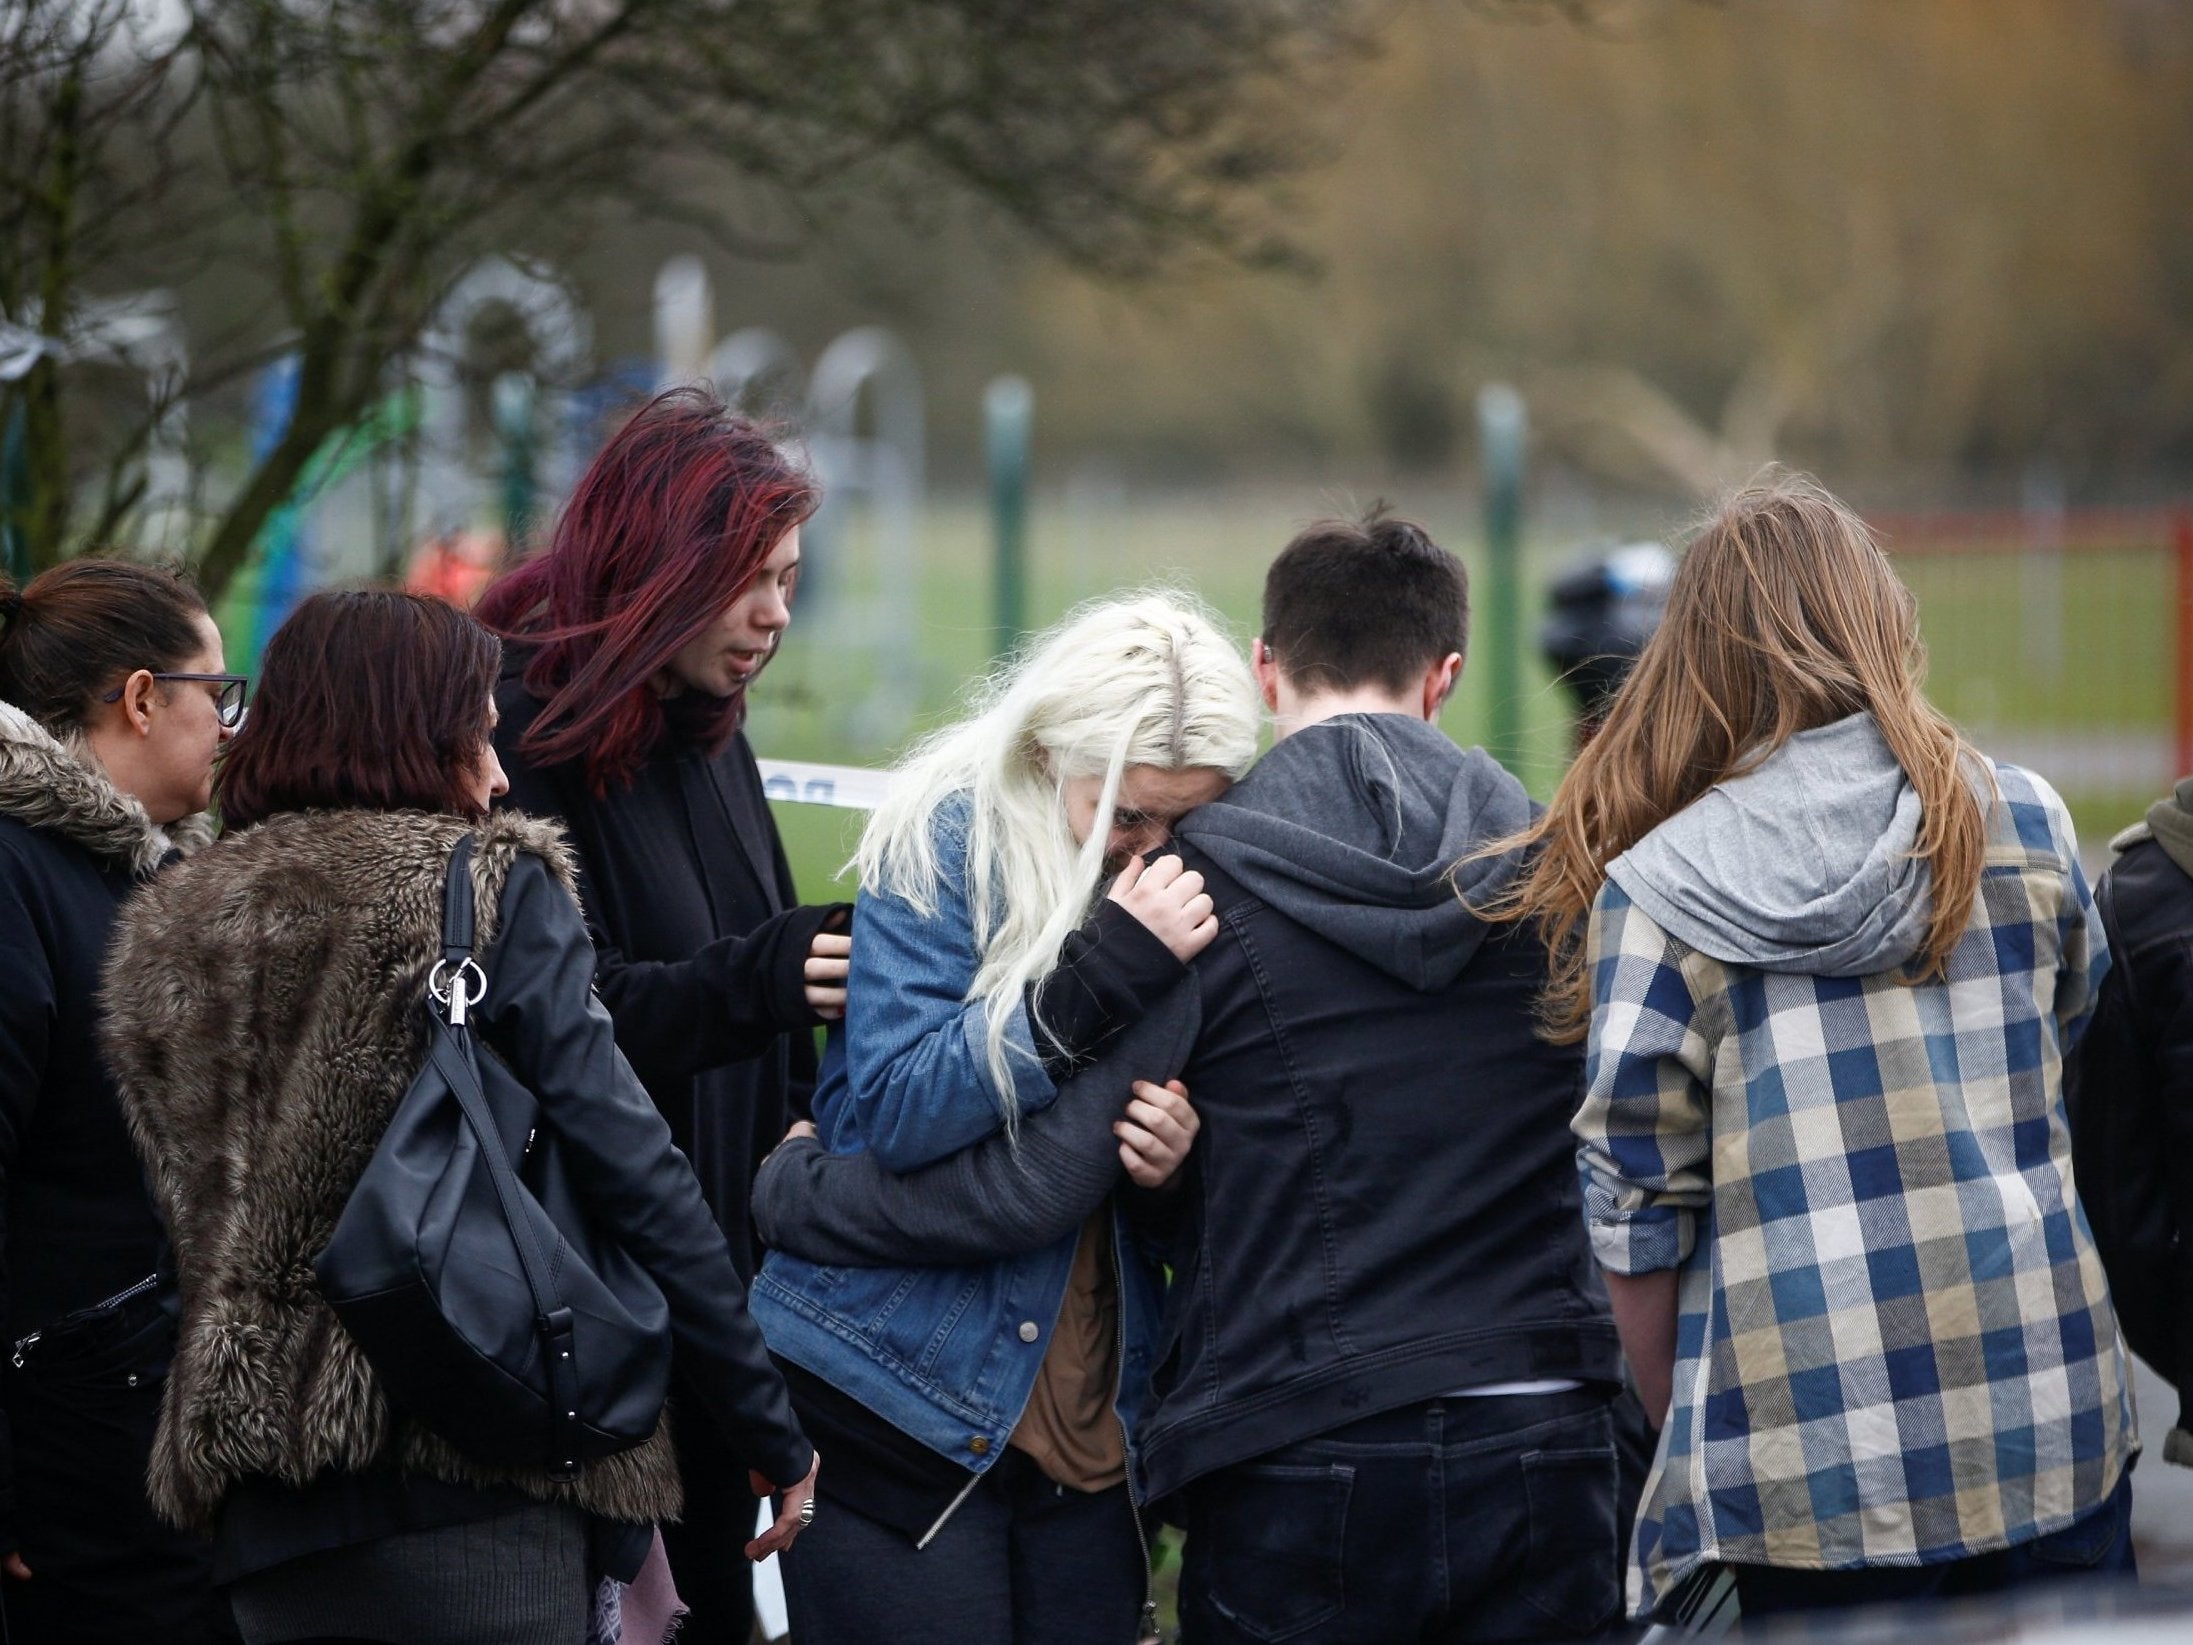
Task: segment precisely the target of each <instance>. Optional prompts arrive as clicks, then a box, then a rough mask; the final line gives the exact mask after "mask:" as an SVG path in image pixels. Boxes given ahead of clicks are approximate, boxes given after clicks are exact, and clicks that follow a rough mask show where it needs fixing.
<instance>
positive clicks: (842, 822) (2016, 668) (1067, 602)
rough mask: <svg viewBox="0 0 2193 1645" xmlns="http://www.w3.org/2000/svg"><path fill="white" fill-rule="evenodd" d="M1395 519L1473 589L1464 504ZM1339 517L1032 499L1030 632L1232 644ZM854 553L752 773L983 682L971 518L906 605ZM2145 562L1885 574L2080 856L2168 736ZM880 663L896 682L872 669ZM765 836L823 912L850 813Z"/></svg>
mask: <svg viewBox="0 0 2193 1645" xmlns="http://www.w3.org/2000/svg"><path fill="white" fill-rule="evenodd" d="M1407 501H1409V503H1410V506H1411V507H1412V508H1414V509H1415V510H1416V511H1417V512H1418V516H1419V517H1420V518H1422V519H1423V520H1424V521H1425V523H1426V524H1427V525H1428V526H1429V527H1430V528H1431V529H1432V530H1433V532H1434V534H1435V535H1438V536H1440V537H1441V539H1442V540H1443V541H1445V542H1447V543H1448V544H1450V545H1451V546H1453V547H1455V548H1456V549H1457V550H1458V552H1460V553H1461V554H1462V555H1463V557H1464V558H1465V560H1467V561H1468V562H1470V564H1471V565H1472V568H1473V571H1474V570H1475V569H1476V567H1477V566H1478V564H1479V563H1480V555H1479V547H1478V542H1477V535H1476V524H1477V522H1476V516H1475V505H1474V502H1473V501H1472V500H1470V499H1469V498H1467V497H1461V496H1444V497H1442V496H1434V497H1431V498H1427V499H1409V500H1407ZM1351 502H1352V500H1351V499H1348V498H1345V497H1337V496H1333V495H1329V494H1311V493H1301V494H1286V493H1282V492H1277V491H1271V490H1262V491H1253V492H1247V493H1224V494H1211V495H1209V496H1206V497H1202V498H1199V499H1195V500H1182V499H1175V500H1168V501H1151V502H1147V503H1141V504H1138V505H1134V506H1129V505H1127V504H1125V503H1124V502H1122V501H1121V500H1119V499H1116V498H1114V499H1108V500H1103V501H1100V502H1099V503H1098V504H1096V505H1094V506H1077V504H1076V503H1075V502H1074V501H1073V500H1072V499H1070V498H1059V497H1054V498H1050V499H1039V501H1038V506H1037V509H1036V512H1035V516H1034V520H1033V529H1032V532H1031V550H1030V598H1029V612H1030V619H1031V621H1033V622H1035V623H1037V624H1039V625H1040V624H1042V623H1046V622H1049V621H1051V620H1053V619H1055V618H1056V617H1057V616H1058V615H1059V614H1060V613H1062V612H1063V611H1065V610H1066V609H1068V608H1069V607H1070V606H1072V605H1073V604H1075V603H1076V602H1078V601H1080V600H1084V599H1087V598H1090V597H1093V596H1096V595H1099V594H1103V593H1106V592H1110V591H1113V590H1117V589H1122V588H1135V587H1141V586H1147V585H1151V584H1162V585H1169V586H1173V587H1179V588H1185V589H1190V590H1193V591H1195V592H1196V593H1198V594H1199V595H1200V596H1201V597H1202V598H1203V599H1204V600H1205V601H1207V602H1208V603H1209V604H1210V605H1211V606H1212V607H1214V608H1215V609H1216V611H1217V612H1218V614H1219V615H1220V616H1221V618H1222V619H1224V620H1225V622H1226V623H1227V624H1228V626H1229V627H1230V628H1231V630H1232V632H1233V633H1234V635H1235V636H1236V637H1237V638H1238V639H1240V640H1241V641H1242V643H1243V644H1244V645H1246V643H1247V640H1248V637H1249V635H1250V634H1251V633H1252V632H1253V631H1254V627H1255V619H1256V607H1257V598H1258V593H1259V590H1260V587H1261V584H1262V578H1263V572H1264V567H1265V565H1266V563H1267V562H1268V561H1269V560H1270V558H1271V556H1272V555H1273V554H1274V553H1275V552H1277V550H1278V549H1279V547H1280V546H1281V545H1282V544H1283V543H1284V542H1285V541H1286V540H1287V538H1288V537H1289V536H1290V535H1291V534H1292V533H1293V532H1294V531H1295V530H1296V529H1297V528H1298V527H1299V526H1300V525H1301V524H1302V523H1303V522H1304V521H1305V520H1307V519H1309V518H1311V517H1313V516H1315V515H1318V514H1321V513H1329V512H1333V511H1335V510H1340V509H1346V508H1348V507H1349V506H1351ZM1584 535H1585V534H1584V533H1583V532H1581V531H1571V532H1569V533H1565V534H1564V533H1561V532H1557V531H1554V530H1550V529H1549V530H1546V531H1545V532H1544V533H1543V534H1542V535H1540V536H1539V537H1537V538H1536V539H1534V540H1533V541H1531V542H1530V543H1529V545H1528V548H1527V553H1526V571H1525V584H1526V587H1525V596H1524V612H1525V620H1524V636H1523V648H1522V649H1523V651H1524V654H1525V659H1526V662H1525V681H1524V693H1523V701H1522V714H1521V719H1522V723H1523V728H1524V730H1523V738H1522V746H1521V747H1520V748H1519V749H1517V750H1514V751H1512V752H1513V754H1514V759H1513V764H1514V766H1515V768H1516V770H1517V771H1518V773H1519V774H1520V775H1521V776H1522V778H1523V780H1524V782H1525V783H1526V785H1527V786H1528V787H1529V788H1530V789H1531V791H1532V792H1533V793H1535V794H1537V795H1539V796H1540V797H1541V798H1543V797H1544V796H1546V795H1547V794H1549V793H1551V792H1552V789H1553V787H1554V785H1555V784H1556V783H1557V782H1558V781H1559V780H1560V775H1561V771H1562V768H1563V765H1564V763H1565V760H1566V757H1567V750H1568V747H1569V739H1570V725H1569V711H1568V706H1567V701H1566V698H1565V696H1564V695H1563V694H1562V693H1561V692H1560V690H1559V689H1558V688H1557V687H1556V686H1555V685H1554V684H1553V682H1552V680H1551V678H1550V676H1549V675H1548V674H1547V672H1546V671H1545V669H1544V668H1543V666H1542V665H1541V664H1540V663H1539V662H1538V660H1537V654H1536V631H1537V627H1538V623H1539V621H1540V620H1541V617H1542V614H1543V607H1544V601H1543V589H1544V587H1545V584H1546V583H1547V582H1548V581H1549V580H1550V579H1551V577H1552V576H1553V575H1555V574H1556V573H1557V572H1558V571H1559V570H1560V569H1561V568H1562V567H1564V566H1565V565H1567V564H1568V563H1570V562H1571V561H1573V560H1574V559H1575V558H1577V557H1578V555H1579V553H1580V552H1581V551H1582V546H1583V545H1582V542H1581V541H1580V539H1581V538H1582V537H1583V536H1584ZM871 541H872V538H871V535H870V533H868V531H867V530H866V529H865V527H864V526H863V525H862V524H861V523H860V522H857V521H856V522H854V524H853V525H852V527H851V528H850V529H848V530H847V532H846V533H845V535H844V536H843V537H842V538H840V539H839V540H837V541H829V540H824V541H819V542H817V543H816V544H815V545H814V546H813V548H812V549H811V550H810V564H811V565H812V566H813V567H814V570H815V573H816V576H815V579H814V583H813V585H812V586H811V590H810V596H811V597H810V596H803V602H802V607H801V611H800V615H799V618H798V620H797V621H796V622H795V624H794V626H793V629H792V631H791V635H790V637H789V638H788V641H787V643H786V646H785V649H784V652H783V654H782V656H780V657H779V658H778V660H777V661H776V662H775V663H774V664H772V665H771V667H770V670H769V673H768V674H767V675H766V676H765V678H764V680H763V683H762V685H761V687H760V689H759V690H758V691H757V693H756V696H755V703H754V711H753V718H752V722H751V731H752V736H753V741H754V746H755V747H756V749H757V750H759V751H760V752H761V753H763V754H768V755H776V756H779V757H783V758H792V759H819V760H834V761H844V762H848V763H855V764H863V765H881V764H886V763H888V761H889V760H890V758H891V757H892V755H893V754H895V753H896V752H897V751H898V750H899V749H900V748H902V747H903V746H904V745H905V744H906V742H907V741H909V740H910V739H911V738H912V737H913V736H915V735H917V734H919V732H921V731H923V730H926V729H928V728H930V727H932V726H934V725H936V724H939V723H942V722H943V721H946V720H948V719H950V718H951V717H953V716H955V715H957V714H959V713H961V712H964V710H965V706H966V704H967V702H968V700H969V696H970V691H971V688H972V686H973V684H974V682H975V681H976V680H978V679H979V677H980V676H981V674H982V672H983V671H984V670H985V669H986V668H988V667H989V666H990V665H991V663H992V662H993V660H994V652H995V632H994V629H993V616H992V613H993V603H992V594H991V585H990V576H991V571H990V561H989V552H990V551H989V545H988V534H987V527H986V523H985V520H984V517H983V515H982V513H981V512H980V510H979V508H978V507H977V506H975V505H974V504H972V503H957V504H955V503H945V504H941V505H938V506H935V507H932V508H931V510H930V511H929V513H928V515H927V517H926V519H925V522H924V529H923V531H922V533H921V542H920V566H919V571H918V575H917V576H916V577H914V578H913V579H912V583H913V588H914V594H913V597H912V599H911V601H910V602H908V601H899V602H896V603H891V604H886V602H885V601H884V600H883V599H882V598H881V597H880V595H879V593H878V584H879V583H880V581H881V579H880V578H879V577H878V576H877V575H876V568H875V567H874V565H873V563H872V560H873V554H872V552H871V550H870V547H869V544H870V542H871ZM2160 549H2161V545H2160V544H2158V545H2157V549H2156V550H2155V551H2143V550H2136V549H2131V550H2112V551H2109V552H2101V553H2080V554H2076V555H2073V556H2070V557H2067V558H2063V559H2059V560H2057V561H2055V562H2053V563H2051V562H2046V561H2028V559H2027V558H2026V557H2025V556H2024V555H2022V554H2020V553H2018V552H2015V551H2014V549H2013V550H2008V551H2005V552H2002V553H1960V554H1955V555H1943V556H1911V557H1907V558H1905V559H1902V560H1900V561H1899V566H1900V569H1901V570H1902V572H1903V574H1904V576H1905V578H1906V580H1907V581H1908V582H1909V583H1910V584H1911V586H1912V588H1913V589H1914V591H1915V592H1916V593H1917V595H1918V597H1919V601H1920V612H1921V622H1922V627H1923V629H1924V632H1925V634H1926V638H1927V642H1928V647H1929V651H1930V655H1931V659H1932V666H1931V671H1930V689H1931V691H1932V693H1933V695H1934V697H1935V700H1936V701H1937V702H1938V703H1939V704H1940V705H1941V706H1942V707H1943V709H1945V710H1946V711H1947V712H1948V713H1949V714H1951V715H1952V716H1953V717H1954V718H1956V719H1957V720H1958V722H1959V723H1960V724H1961V725H1963V726H1964V727H1965V728H1966V730H1967V731H1968V732H1969V733H1970V734H1971V735H1972V736H1973V737H1974V738H1975V739H1976V740H1977V741H1978V742H1979V743H1980V745H1981V746H1982V747H1984V748H1987V749H1988V750H1989V751H1990V752H1996V753H1999V754H2000V755H2002V757H2006V758H2016V759H2019V760H2021V761H2023V762H2024V763H2027V764H2030V765H2033V766H2035V767H2036V768H2037V769H2039V770H2040V771H2041V773H2042V774H2043V775H2044V776H2047V777H2049V778H2050V779H2051V780H2052V781H2054V782H2056V784H2057V786H2058V787H2059V788H2061V789H2062V790H2063V791H2064V793H2065V796H2066V798H2067V799H2069V800H2070V802H2071V804H2072V808H2073V811H2074V814H2075V816H2076V817H2077V819H2078V822H2079V827H2080V832H2081V837H2082V840H2083V841H2085V842H2086V843H2087V844H2088V846H2089V848H2090V852H2091V850H2092V849H2093V848H2097V847H2099V845H2100V844H2101V842H2102V841H2104V840H2106V838H2107V836H2108V834H2109V833H2111V832H2113V831H2114V830H2115V829H2117V828H2119V827H2121V826H2123V824H2124V823H2126V822H2129V821H2131V820H2133V819H2135V818H2136V817H2137V816H2138V815H2139V813H2140V811H2141V810H2142V809H2143V808H2144V807H2145V805H2146V804H2147V802H2148V800H2149V799H2151V798H2153V796H2154V795H2155V794H2157V793H2159V792H2161V790H2162V788H2163V787H2164V786H2165V784H2166V783H2167V781H2168V779H2169V775H2170V773H2169V771H2168V769H2167V764H2168V755H2167V750H2164V749H2162V748H2161V745H2160V742H2159V739H2160V738H2161V737H2162V735H2163V732H2164V730H2165V728H2166V727H2167V725H2168V722H2169V716H2170V693H2169V688H2168V682H2169V677H2170V666H2171V645H2172V630H2171V586H2172V585H2171V581H2170V578H2171V566H2170V561H2169V557H2168V555H2167V554H2165V553H2163V552H2161V551H2160ZM1477 592H1478V593H1479V595H1480V599H1481V597H1482V588H1481V587H1480V588H1479V589H1478V591H1477ZM901 652H902V653H903V655H904V665H903V667H894V665H893V662H892V658H893V656H894V654H896V653H901ZM1491 707H1492V705H1491V702H1490V693H1489V683H1488V681H1487V679H1486V678H1485V675H1484V671H1483V670H1481V669H1468V670H1465V672H1464V675H1463V683H1462V688H1461V690H1460V691H1459V692H1458V693H1457V696H1456V700H1455V701H1454V702H1453V703H1451V704H1450V705H1449V707H1448V709H1447V712H1446V715H1445V718H1444V721H1443V724H1444V725H1445V728H1446V730H1447V731H1448V732H1449V734H1450V735H1452V736H1454V737H1455V738H1456V739H1457V740H1458V741H1461V742H1464V743H1474V742H1483V741H1485V740H1486V738H1487V733H1488V728H1489V725H1490V722H1491ZM2151 748H2153V749H2155V750H2156V751H2155V752H2153V753H2150V749H2151ZM2102 756H2107V757H2102ZM2150 767H2152V770H2150V769H2149V768H2150ZM778 818H779V822H780V825H781V826H782V828H783V830H784V834H785V841H786V847H787V850H788V851H789V852H790V853H791V856H792V859H793V864H794V869H795V872H796V873H797V874H798V876H799V882H800V885H801V887H802V889H803V891H804V892H805V893H806V894H808V895H810V896H820V895H822V894H824V892H825V890H826V889H827V887H828V885H829V884H830V881H831V877H832V875H833V873H834V871H835V870H836V868H837V867H838V866H839V865H841V864H842V863H843V862H844V861H845V860H846V858H847V856H849V855H850V853H851V850H852V846H853V843H854V841H855V840H856V839H857V837H858V832H859V825H860V815H859V814H858V813H853V812H846V811H836V810H829V809H826V808H821V807H815V806H806V805H780V806H779V807H778Z"/></svg>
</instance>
